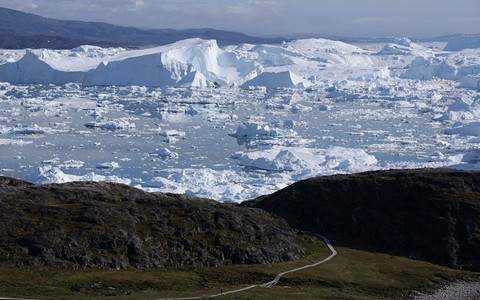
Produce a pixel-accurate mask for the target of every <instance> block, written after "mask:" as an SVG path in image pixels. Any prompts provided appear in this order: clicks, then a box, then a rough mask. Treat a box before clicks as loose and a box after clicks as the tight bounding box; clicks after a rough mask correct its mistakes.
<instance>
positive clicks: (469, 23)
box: [0, 0, 480, 36]
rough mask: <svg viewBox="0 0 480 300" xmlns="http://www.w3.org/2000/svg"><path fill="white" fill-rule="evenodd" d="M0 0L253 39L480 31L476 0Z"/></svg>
mask: <svg viewBox="0 0 480 300" xmlns="http://www.w3.org/2000/svg"><path fill="white" fill-rule="evenodd" d="M352 2H353V0H321V1H320V0H296V1H286V0H0V6H3V7H8V8H13V9H19V10H23V11H26V12H32V13H36V14H39V15H41V16H45V17H50V18H57V19H74V20H84V21H102V22H108V23H113V24H117V25H128V26H136V27H143V28H146V27H148V28H175V29H185V28H200V27H211V28H217V29H226V30H235V31H241V32H245V33H247V34H252V35H284V34H294V33H317V34H328V35H342V36H380V35H382V36H392V35H406V36H418V35H424V36H434V35H443V34H449V33H473V32H475V31H477V32H478V28H480V19H479V17H478V12H479V11H480V1H479V0H455V1H451V0H421V1H418V0H403V1H385V0H355V1H354V4H352Z"/></svg>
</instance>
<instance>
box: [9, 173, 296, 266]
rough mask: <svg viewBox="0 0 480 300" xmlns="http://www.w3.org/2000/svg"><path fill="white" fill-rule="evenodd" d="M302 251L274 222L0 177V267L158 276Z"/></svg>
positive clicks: (122, 188)
mask: <svg viewBox="0 0 480 300" xmlns="http://www.w3.org/2000/svg"><path fill="white" fill-rule="evenodd" d="M304 253H305V252H304V249H303V248H302V246H300V245H299V243H298V242H297V240H296V234H295V232H294V231H293V230H292V229H291V228H290V227H289V226H288V224H287V223H286V222H285V221H284V220H283V219H281V218H276V217H273V216H271V215H270V214H269V213H267V212H265V211H263V210H260V209H252V208H243V207H238V206H235V205H232V204H222V203H218V202H216V201H213V200H207V199H200V198H194V197H188V196H184V195H173V194H168V195H166V194H161V193H147V192H144V191H141V190H138V189H135V188H132V187H130V186H127V185H121V184H113V183H95V182H83V183H80V182H73V183H65V184H51V185H43V186H35V185H32V184H29V183H26V182H22V181H17V180H14V179H9V178H5V177H0V264H8V265H30V266H42V265H46V266H54V267H65V268H105V269H126V268H129V267H133V268H164V267H186V266H191V267H201V266H221V265H224V264H230V263H260V264H264V263H273V262H279V261H286V260H292V259H296V258H299V257H300V256H301V255H303V254H304Z"/></svg>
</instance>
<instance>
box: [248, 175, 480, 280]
mask: <svg viewBox="0 0 480 300" xmlns="http://www.w3.org/2000/svg"><path fill="white" fill-rule="evenodd" d="M243 205H244V206H251V207H256V208H262V209H264V210H266V211H268V212H271V213H273V214H275V215H277V216H281V217H284V218H285V219H286V220H287V221H288V223H289V224H290V225H291V226H292V227H293V228H297V229H303V230H308V231H311V232H315V233H318V234H322V235H326V236H328V237H329V238H330V240H331V241H332V243H333V244H334V245H339V246H346V247H351V248H355V249H364V250H368V251H373V252H382V253H390V254H395V255H402V256H406V257H409V258H413V259H418V260H425V261H430V262H433V263H437V264H442V265H445V266H449V267H454V268H462V269H470V270H476V271H478V270H480V252H479V251H478V249H479V247H480V218H479V214H480V173H478V172H465V171H456V170H446V169H445V170H442V169H419V170H392V171H375V172H367V173H361V174H354V175H336V176H329V177H317V178H312V179H307V180H304V181H300V182H297V183H295V184H293V185H291V186H289V187H287V188H285V189H283V190H280V191H278V192H276V193H274V194H272V195H269V196H265V197H260V198H258V199H256V200H255V201H252V202H245V203H243Z"/></svg>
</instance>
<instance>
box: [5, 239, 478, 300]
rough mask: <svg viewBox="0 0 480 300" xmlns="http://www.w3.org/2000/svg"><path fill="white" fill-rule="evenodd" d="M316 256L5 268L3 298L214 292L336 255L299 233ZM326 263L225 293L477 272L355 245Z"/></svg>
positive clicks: (398, 286) (334, 292) (396, 288)
mask: <svg viewBox="0 0 480 300" xmlns="http://www.w3.org/2000/svg"><path fill="white" fill-rule="evenodd" d="M299 238H300V239H301V240H302V244H303V245H304V246H305V247H306V248H307V249H308V252H309V254H308V255H307V256H306V257H304V258H302V259H299V260H297V261H291V262H285V263H277V264H271V265H231V266H222V267H218V268H199V269H193V268H192V269H188V268H184V269H146V270H139V269H127V270H118V271H107V270H99V269H90V270H71V269H61V268H52V267H41V268H40V267H35V268H33V267H10V266H0V296H8V297H34V298H36V299H53V298H59V297H61V298H64V299H95V298H97V299H99V298H104V297H105V296H109V298H110V299H158V298H167V297H192V296H202V295H211V294H217V293H219V291H220V289H223V290H224V291H228V290H233V289H238V288H241V287H245V286H249V285H253V284H261V283H264V282H267V281H270V280H271V279H273V277H275V275H276V274H278V273H280V272H282V271H285V270H289V269H293V268H296V267H299V266H302V265H306V264H311V263H313V262H316V261H319V260H322V259H323V258H325V257H326V256H328V255H329V251H328V249H327V248H326V247H325V246H324V245H323V244H322V243H320V242H319V241H316V240H315V239H313V238H311V237H309V236H306V235H300V236H299ZM336 249H337V251H338V253H339V254H338V255H337V256H336V257H335V258H334V259H333V260H332V261H330V262H327V263H325V264H323V265H320V266H317V267H314V268H310V269H306V270H302V271H299V272H296V273H292V274H288V275H286V276H285V277H284V278H282V279H281V280H280V282H279V284H278V285H277V286H274V287H273V288H269V289H266V288H261V287H257V288H254V289H252V290H248V291H245V292H241V293H238V294H234V295H228V296H223V297H221V299H312V298H314V299H384V298H392V297H402V296H406V295H407V294H408V292H409V291H411V290H426V289H431V288H434V287H437V286H439V285H441V284H444V283H446V282H447V281H451V280H455V279H460V278H463V279H465V278H466V279H468V278H473V277H477V278H478V276H479V274H478V273H473V272H467V271H461V270H455V269H449V268H446V267H442V266H438V265H434V264H431V263H427V262H422V261H415V260H410V259H407V258H403V257H396V256H390V255H386V254H378V253H370V252H364V251H358V250H353V249H349V248H336Z"/></svg>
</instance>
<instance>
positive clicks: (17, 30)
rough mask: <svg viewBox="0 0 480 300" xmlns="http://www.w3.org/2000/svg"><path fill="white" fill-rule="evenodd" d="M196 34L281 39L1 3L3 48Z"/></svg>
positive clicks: (139, 41) (167, 39) (230, 39)
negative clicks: (85, 18) (118, 21)
mask: <svg viewBox="0 0 480 300" xmlns="http://www.w3.org/2000/svg"><path fill="white" fill-rule="evenodd" d="M195 37H198V38H203V39H216V40H217V41H218V43H219V44H220V45H231V44H240V43H253V44H254V43H281V42H282V41H283V40H284V39H282V38H260V37H253V36H248V35H245V34H243V33H239V32H231V31H223V30H215V29H211V28H204V29H187V30H173V29H152V30H143V29H138V28H134V27H122V26H116V25H111V24H107V23H100V22H82V21H65V20H56V19H50V18H44V17H41V16H37V15H34V14H29V13H24V12H21V11H17V10H13V9H7V8H2V7H0V48H4V49H21V48H53V49H67V48H73V47H77V46H80V45H85V44H89V45H96V46H120V47H141V46H158V45H166V44H170V43H174V42H176V41H179V40H183V39H189V38H195Z"/></svg>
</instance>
